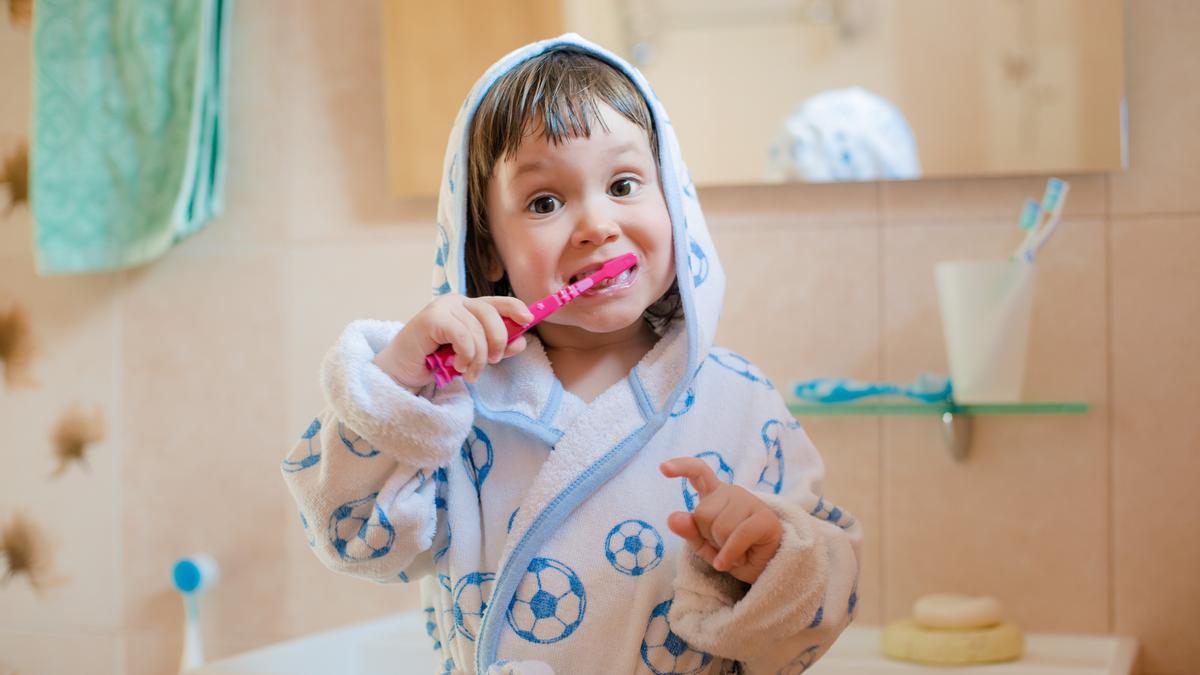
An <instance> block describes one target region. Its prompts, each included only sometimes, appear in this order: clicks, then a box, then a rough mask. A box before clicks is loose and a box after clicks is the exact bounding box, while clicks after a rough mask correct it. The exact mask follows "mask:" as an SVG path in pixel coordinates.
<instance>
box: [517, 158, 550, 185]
mask: <svg viewBox="0 0 1200 675" xmlns="http://www.w3.org/2000/svg"><path fill="white" fill-rule="evenodd" d="M548 165H549V163H548V162H545V161H543V160H540V159H535V160H533V161H531V162H523V163H521V164H518V165H517V168H516V170H515V171H513V175H512V177H513V179H514V180H515V179H517V178H520V177H521V174H526V173H533V172H535V171H541V170H542V169H545V168H546V167H547V166H548Z"/></svg>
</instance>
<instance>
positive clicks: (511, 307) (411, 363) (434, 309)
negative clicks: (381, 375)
mask: <svg viewBox="0 0 1200 675" xmlns="http://www.w3.org/2000/svg"><path fill="white" fill-rule="evenodd" d="M503 317H508V318H509V319H512V320H513V321H515V322H516V323H518V324H521V325H524V324H527V323H529V322H530V321H533V314H532V313H531V312H530V311H529V308H527V307H526V306H525V304H524V303H523V302H521V301H520V300H518V299H516V298H512V297H507V296H487V297H482V298H468V297H466V296H464V295H459V294H457V293H447V294H445V295H441V296H438V297H437V298H434V300H433V301H432V302H430V303H429V304H428V305H425V308H424V309H422V310H421V311H420V312H418V313H417V315H416V316H414V317H413V318H412V320H411V321H409V322H408V323H407V324H405V325H404V328H402V329H400V332H399V333H397V334H396V337H394V338H392V341H391V342H389V343H388V345H387V346H386V347H384V348H383V350H382V351H381V352H379V353H378V354H376V355H375V359H374V363H375V365H377V366H379V368H380V369H381V370H383V372H385V373H387V374H388V375H390V376H391V377H392V379H393V380H395V381H396V383H397V384H400V385H401V386H405V387H409V388H411V389H413V390H417V389H420V388H422V387H424V386H425V385H427V384H429V383H430V382H433V373H432V372H430V371H429V369H428V368H427V367H426V366H425V357H426V356H427V355H429V354H432V353H433V352H435V351H437V349H438V347H440V346H442V345H446V344H448V345H453V347H454V367H455V368H456V369H457V370H458V371H459V372H460V373H462V374H463V377H464V378H466V380H467V381H468V382H474V381H476V380H477V379H479V373H480V371H482V370H483V367H484V366H485V365H487V364H489V363H498V362H499V361H500V360H501V359H506V358H508V357H510V356H513V355H514V354H519V353H520V352H521V351H522V350H524V349H525V344H526V342H525V336H524V335H522V336H521V337H519V338H517V339H516V340H513V341H512V344H508V345H507V346H506V343H507V342H508V329H507V328H506V327H505V325H504V318H503Z"/></svg>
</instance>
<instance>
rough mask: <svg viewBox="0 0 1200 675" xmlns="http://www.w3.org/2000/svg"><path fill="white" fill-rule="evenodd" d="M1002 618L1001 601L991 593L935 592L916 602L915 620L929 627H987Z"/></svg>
mask: <svg viewBox="0 0 1200 675" xmlns="http://www.w3.org/2000/svg"><path fill="white" fill-rule="evenodd" d="M1002 619H1003V614H1002V613H1001V610H1000V601H999V600H997V599H996V598H993V597H992V596H990V595H979V596H972V595H958V594H955V593H931V594H929V595H923V596H921V597H919V598H917V601H916V602H915V603H913V620H915V621H916V622H917V623H918V624H920V625H921V626H923V627H925V628H948V629H953V630H962V629H966V628H986V627H988V626H995V625H996V624H998V623H1000V621H1001V620H1002Z"/></svg>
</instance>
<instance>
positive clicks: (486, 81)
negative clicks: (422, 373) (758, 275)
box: [433, 33, 725, 408]
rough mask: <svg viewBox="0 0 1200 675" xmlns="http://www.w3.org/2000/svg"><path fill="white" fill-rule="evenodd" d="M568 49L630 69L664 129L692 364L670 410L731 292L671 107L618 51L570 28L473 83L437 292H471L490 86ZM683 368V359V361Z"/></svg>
mask: <svg viewBox="0 0 1200 675" xmlns="http://www.w3.org/2000/svg"><path fill="white" fill-rule="evenodd" d="M563 46H570V47H573V48H575V49H577V50H580V51H583V52H586V53H588V54H590V55H592V56H594V57H596V58H598V59H600V60H602V61H605V62H607V63H609V64H610V65H612V66H613V67H615V68H616V69H617V70H619V71H621V72H622V73H624V74H625V75H626V76H627V77H628V78H629V79H630V80H631V81H632V82H633V84H634V85H635V86H636V88H637V89H638V91H640V92H641V94H642V97H643V98H645V100H646V103H647V104H648V107H649V109H650V115H651V118H652V119H653V123H654V125H655V129H656V131H657V132H658V144H659V148H658V150H659V157H660V166H659V173H660V178H661V183H662V190H663V195H664V197H665V199H666V203H667V211H668V213H669V214H670V217H671V231H672V235H673V245H674V250H675V275H676V279H677V281H678V286H679V292H680V295H681V296H682V299H683V314H684V322H685V324H686V325H685V327H684V328H685V332H686V341H687V350H686V354H687V357H686V366H685V367H683V368H673V369H672V371H673V372H675V373H678V374H679V375H678V378H677V379H678V381H676V382H673V383H669V385H670V386H662V385H663V384H668V383H661V384H660V387H661V389H660V390H659V391H661V392H662V394H663V395H664V396H663V399H664V400H663V401H661V402H662V403H663V404H666V406H667V407H668V408H669V406H670V404H671V403H673V402H674V400H675V399H676V398H677V397H678V395H679V394H680V393H681V392H682V391H683V390H684V389H686V386H687V384H688V383H689V382H690V380H691V378H692V376H694V375H695V373H696V370H697V368H698V367H699V366H700V364H701V363H702V362H703V360H704V358H705V357H706V356H707V354H708V351H709V349H710V348H711V347H712V343H713V338H714V335H715V334H716V329H717V321H718V319H719V317H720V312H721V301H722V298H723V297H724V293H725V275H724V272H723V271H722V269H721V264H720V261H719V260H718V259H717V254H716V251H715V250H714V248H713V244H712V239H711V238H710V236H709V232H708V227H707V225H706V224H705V222H704V215H703V213H702V212H701V210H700V202H699V201H698V200H697V198H696V190H695V187H694V186H693V185H692V181H691V177H690V176H689V175H688V171H687V167H686V166H685V165H684V163H683V158H682V156H681V154H680V151H679V143H678V141H677V139H676V138H675V131H674V129H673V128H672V127H671V120H670V118H669V117H668V116H667V111H666V109H665V108H664V107H663V105H662V102H661V101H659V99H658V96H656V95H655V93H654V90H653V89H651V87H650V85H649V83H647V82H646V79H645V77H643V76H642V74H641V73H640V72H638V70H637V69H636V68H634V67H633V66H631V65H630V64H628V63H626V62H625V61H624V60H622V59H621V58H620V57H618V56H617V55H615V54H613V53H612V52H609V51H608V50H606V49H604V48H602V47H599V46H597V45H595V44H593V43H591V42H588V41H587V40H585V39H583V38H582V37H580V36H579V35H576V34H574V33H568V34H565V35H562V36H560V37H557V38H553V39H549V40H543V41H541V42H535V43H532V44H529V45H526V46H525V47H522V48H520V49H517V50H515V51H513V52H511V53H509V54H508V55H506V56H504V57H503V58H501V59H500V60H499V61H497V62H496V63H495V64H493V65H492V66H491V67H490V68H488V70H487V71H486V72H485V73H484V74H483V77H481V78H480V79H479V81H478V82H476V83H475V86H473V87H472V88H471V91H470V93H469V94H468V95H467V99H466V101H465V102H464V103H463V106H462V109H461V110H460V111H459V113H458V117H457V118H456V119H455V121H454V127H453V129H452V130H451V131H450V140H449V143H448V144H447V147H446V156H445V162H444V164H443V172H442V184H441V189H440V191H439V194H438V210H437V228H438V237H437V251H436V254H435V265H434V273H433V289H434V295H440V294H442V293H449V292H454V293H461V294H465V293H466V288H467V284H466V265H465V259H464V251H465V250H466V230H467V189H466V185H467V166H468V162H467V161H466V157H467V152H468V148H469V143H468V141H469V138H468V130H469V129H470V127H471V121H472V119H473V118H474V115H475V111H476V110H477V109H478V107H479V104H480V102H481V101H482V100H483V97H484V96H485V95H486V94H487V92H488V90H489V89H490V88H491V87H492V85H493V84H494V83H495V82H496V80H498V79H499V78H500V77H501V76H503V75H504V74H505V73H507V72H508V71H510V70H512V69H513V68H515V67H516V66H518V65H519V64H521V63H522V62H524V61H527V60H529V59H531V58H533V57H536V56H538V55H539V54H543V53H545V52H547V51H550V50H553V49H555V48H557V47H563ZM680 365H682V364H680Z"/></svg>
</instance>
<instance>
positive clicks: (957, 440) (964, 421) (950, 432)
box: [942, 407, 973, 462]
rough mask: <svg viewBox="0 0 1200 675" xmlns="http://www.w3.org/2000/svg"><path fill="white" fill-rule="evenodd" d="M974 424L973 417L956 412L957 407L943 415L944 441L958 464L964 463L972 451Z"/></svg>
mask: <svg viewBox="0 0 1200 675" xmlns="http://www.w3.org/2000/svg"><path fill="white" fill-rule="evenodd" d="M972 422H973V419H972V416H971V415H969V414H967V413H961V412H956V411H955V407H951V409H950V410H947V411H946V412H944V413H942V440H944V441H945V442H946V447H947V448H949V449H950V456H951V457H953V458H954V461H956V462H961V461H964V460H965V459H966V458H967V454H968V453H969V451H970V449H971V426H972Z"/></svg>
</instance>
